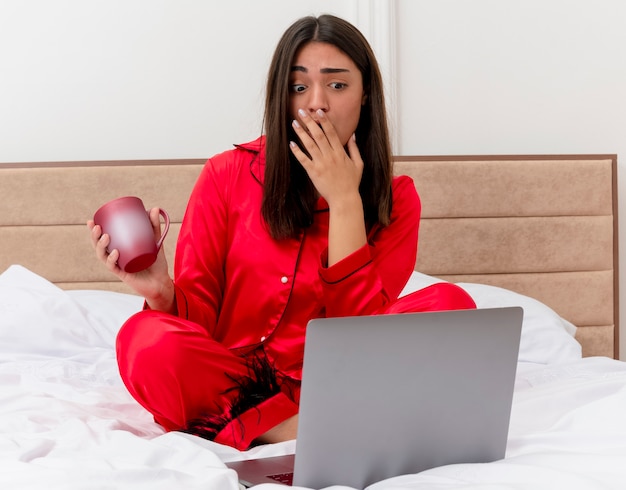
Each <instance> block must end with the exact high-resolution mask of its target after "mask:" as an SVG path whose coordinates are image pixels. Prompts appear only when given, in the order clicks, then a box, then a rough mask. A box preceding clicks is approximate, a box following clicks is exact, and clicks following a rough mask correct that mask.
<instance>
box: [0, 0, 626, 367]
mask: <svg viewBox="0 0 626 490" xmlns="http://www.w3.org/2000/svg"><path fill="white" fill-rule="evenodd" d="M322 12H330V13H335V14H337V15H340V16H342V17H344V18H346V19H347V20H350V21H352V22H354V23H355V24H357V25H358V26H359V27H360V28H361V29H362V30H363V32H364V33H365V34H366V36H367V37H368V38H369V39H370V41H371V42H372V44H373V47H374V50H375V51H376V53H377V55H378V56H379V60H380V62H381V65H382V67H383V71H384V75H385V78H386V81H387V83H388V90H389V94H388V95H389V99H390V102H391V107H392V109H393V110H392V114H391V116H392V117H391V120H392V125H393V128H394V130H395V132H394V149H395V151H396V153H399V154H472V153H473V154H489V153H491V154H493V153H497V154H502V153H617V154H618V158H620V159H621V161H620V172H621V173H622V174H624V171H623V168H624V165H626V2H624V1H623V0H525V1H519V0H298V1H294V0H263V1H259V0H229V1H221V2H217V1H209V0H0V162H18V161H54V160H96V159H134V158H137V159H144V158H176V157H190V158H192V157H193V158H204V157H208V156H210V155H212V154H214V153H217V152H219V151H222V150H224V149H227V148H229V147H230V145H231V144H232V143H236V142H242V141H246V140H250V139H253V138H255V137H256V136H258V134H259V133H260V125H261V113H262V106H263V92H264V81H265V77H266V70H267V65H268V63H269V59H270V56H271V53H272V52H273V49H274V46H275V44H276V41H277V40H278V37H279V36H280V34H281V33H282V32H283V30H284V29H285V28H286V27H287V26H288V25H289V24H290V23H291V22H292V21H293V20H295V19H296V18H298V17H300V16H302V15H307V14H319V13H322ZM625 182H626V181H625V180H624V179H623V178H621V177H620V185H619V187H620V194H622V195H623V192H624V191H623V189H624V186H626V183H625ZM622 201H623V202H622V206H621V209H620V215H621V221H620V226H621V228H622V230H626V223H624V220H625V219H626V209H625V208H624V206H626V200H622ZM621 242H622V244H623V245H622V247H621V251H622V257H625V256H626V255H624V253H623V252H624V247H626V240H624V239H623V240H621ZM581 253H584V251H581ZM622 262H623V263H624V264H626V261H624V260H622ZM625 267H626V265H625ZM621 276H622V284H626V282H624V278H625V277H626V276H624V274H622V275H621ZM622 291H623V294H622V306H623V307H622V310H624V312H625V313H626V287H622ZM622 317H623V318H626V317H625V316H624V315H622ZM622 324H623V325H625V326H626V320H625V319H622ZM623 330H624V331H626V329H623ZM621 352H622V356H623V357H625V358H626V334H623V335H622V342H621Z"/></svg>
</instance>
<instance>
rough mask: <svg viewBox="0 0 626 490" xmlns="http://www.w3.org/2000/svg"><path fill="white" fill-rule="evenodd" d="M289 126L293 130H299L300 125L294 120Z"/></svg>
mask: <svg viewBox="0 0 626 490" xmlns="http://www.w3.org/2000/svg"><path fill="white" fill-rule="evenodd" d="M291 125H292V126H293V127H294V128H299V127H300V123H299V122H298V121H296V120H295V119H294V120H293V121H291Z"/></svg>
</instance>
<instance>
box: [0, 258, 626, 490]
mask: <svg viewBox="0 0 626 490" xmlns="http://www.w3.org/2000/svg"><path fill="white" fill-rule="evenodd" d="M470 289H471V285H470ZM492 292H493V291H492ZM139 308H141V298H137V297H133V296H129V295H120V294H114V293H101V292H90V291H79V292H64V291H61V290H60V289H58V288H56V287H55V286H54V285H52V284H50V283H49V282H48V281H46V280H44V279H43V278H41V277H38V276H36V275H35V274H33V273H31V272H29V271H27V270H26V269H23V268H21V267H19V266H14V267H11V268H10V269H8V270H7V271H5V272H4V273H3V274H1V275H0V488H3V489H29V488H32V489H43V488H45V489H77V490H78V489H81V490H84V489H123V488H133V489H143V488H146V489H160V488H163V489H177V488H184V489H196V488H197V489H200V488H202V489H205V490H211V489H215V490H229V489H233V490H235V489H238V488H239V486H238V483H237V476H236V474H235V473H234V472H233V471H231V470H228V469H226V467H225V465H224V463H223V462H224V461H230V460H237V459H245V458H250V457H255V456H271V455H278V454H286V453H291V452H293V451H294V450H295V442H294V441H290V442H287V443H283V444H277V445H268V446H262V447H257V448H254V449H252V450H250V451H247V452H239V451H236V450H235V449H232V448H229V447H226V446H221V445H219V444H215V443H212V442H209V441H205V440H203V439H200V438H197V437H194V436H191V435H187V434H182V433H168V434H166V433H164V431H163V430H162V429H161V428H160V427H159V426H158V425H157V424H155V423H154V422H153V421H152V419H151V416H150V415H149V414H148V413H147V412H146V411H145V410H143V409H142V408H141V407H140V406H139V405H138V404H137V403H136V402H135V401H134V400H133V399H132V398H131V397H130V395H129V394H128V393H127V391H126V389H125V388H124V386H123V384H122V382H121V380H120V378H119V374H118V372H117V366H116V362H115V353H114V349H113V345H114V344H113V342H114V337H115V332H116V329H117V328H118V327H119V325H120V323H121V321H122V320H123V319H124V318H126V317H127V316H128V315H130V314H131V313H132V312H134V311H137V310H138V309H139ZM533 328H535V327H533ZM567 330H568V327H566V328H565V331H567ZM528 332H532V328H531V329H530V330H528ZM523 335H525V334H523ZM567 335H569V336H570V337H571V333H568V334H567ZM550 336H551V337H550V338H553V337H555V334H554V332H552V333H551V334H550ZM557 337H558V335H557ZM565 343H566V344H567V345H565V346H564V349H565V350H566V351H567V350H568V349H571V345H570V344H569V340H566V342H565ZM542 355H545V353H542ZM625 413H626V364H625V363H622V362H619V361H614V360H611V359H606V358H587V359H581V358H580V357H579V356H577V355H576V352H575V349H574V350H571V351H570V354H568V355H567V356H566V358H565V359H559V360H558V362H556V363H539V362H533V363H531V362H526V361H522V362H520V363H519V367H518V376H517V384H516V389H515V396H514V401H513V412H512V415H511V427H510V435H509V442H508V448H507V456H506V458H505V459H504V460H502V461H497V462H494V463H489V464H481V465H479V464H471V465H452V466H446V467H441V468H435V469H432V470H429V471H425V472H423V473H420V474H417V475H405V476H400V477H396V478H392V479H389V480H386V481H384V482H380V483H377V484H375V485H372V486H371V487H370V488H371V489H372V490H376V489H452V488H455V489H456V488H463V489H484V488H494V489H496V488H497V489H515V490H519V489H533V490H535V489H543V488H546V489H547V488H550V489H552V488H567V489H585V490H587V489H598V488H616V489H617V488H620V489H622V488H624V485H625V484H626V464H625V463H626V416H625V415H624V414H625ZM375 443H376V441H372V444H375ZM258 488H259V489H273V488H275V489H279V488H284V487H281V486H279V485H263V486H259V487H258ZM334 488H340V487H334ZM343 488H345V487H343Z"/></svg>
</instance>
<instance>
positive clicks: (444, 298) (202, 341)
mask: <svg viewBox="0 0 626 490" xmlns="http://www.w3.org/2000/svg"><path fill="white" fill-rule="evenodd" d="M470 308H475V304H474V302H473V300H472V299H471V298H470V297H469V295H467V294H466V293H465V292H464V291H463V290H462V289H461V288H458V287H457V286H455V285H452V284H448V283H441V284H435V285H432V286H429V287H427V288H425V289H422V290H420V291H416V292H415V293H412V294H410V295H408V296H405V297H403V298H400V299H399V300H397V301H395V302H393V303H391V304H390V305H387V307H385V309H384V310H383V311H380V312H378V313H379V314H391V313H408V312H419V311H442V310H454V309H470ZM117 358H118V364H119V369H120V373H121V376H122V379H123V381H124V383H125V385H126V387H127V388H128V390H129V391H130V393H131V395H132V396H133V397H134V398H135V399H136V400H137V401H138V402H139V403H140V404H141V405H142V406H143V407H144V408H146V409H147V410H148V411H149V412H151V413H152V414H153V416H154V419H155V421H156V422H157V423H159V424H160V425H161V426H163V427H164V428H165V429H166V430H168V431H172V430H182V431H188V432H191V433H195V434H197V435H200V436H202V437H206V438H208V439H211V440H214V441H215V442H219V443H222V444H226V445H229V446H233V447H235V448H238V449H241V450H244V449H247V448H248V447H250V445H251V444H252V443H253V441H254V440H255V439H256V438H257V437H258V436H260V435H262V434H264V433H265V432H267V431H268V430H269V429H271V428H272V427H274V426H276V425H277V424H279V423H280V422H282V421H284V420H287V419H288V418H290V417H292V416H293V415H296V414H297V413H298V401H299V397H300V382H299V381H298V380H294V379H291V378H288V377H286V376H284V375H281V373H279V372H275V371H272V368H271V365H269V364H268V361H267V359H266V358H265V357H264V355H263V351H262V349H257V350H252V351H250V350H248V351H246V352H245V353H242V352H239V351H236V350H230V349H228V348H226V347H224V346H223V345H222V344H220V343H219V342H217V341H215V340H214V339H212V338H211V336H210V335H209V334H208V333H207V331H206V329H205V328H203V327H202V326H200V325H197V324H195V323H193V322H190V321H188V320H185V319H182V318H179V317H176V316H173V315H169V314H166V313H161V312H156V311H151V310H146V311H142V312H140V313H137V314H136V315H134V316H132V317H131V318H130V319H129V320H128V321H127V322H126V323H125V324H124V325H123V326H122V328H121V330H120V332H119V334H118V337H117ZM260 377H266V378H267V379H264V380H262V383H265V384H268V385H269V390H267V391H266V393H265V394H258V390H255V389H253V390H251V391H250V390H249V388H250V387H251V386H252V387H253V388H255V387H254V384H255V382H259V383H261V380H259V379H258V378H260ZM257 388H258V387H257ZM246 390H248V391H246ZM244 392H245V393H253V395H252V396H251V397H249V396H248V398H251V399H248V400H244V399H243V398H245V397H246V396H244V395H242V393H244ZM254 393H256V394H254Z"/></svg>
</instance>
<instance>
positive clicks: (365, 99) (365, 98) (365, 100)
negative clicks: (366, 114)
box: [361, 92, 367, 106]
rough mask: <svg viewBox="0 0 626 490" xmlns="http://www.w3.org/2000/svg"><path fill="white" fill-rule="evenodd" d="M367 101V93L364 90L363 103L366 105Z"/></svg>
mask: <svg viewBox="0 0 626 490" xmlns="http://www.w3.org/2000/svg"><path fill="white" fill-rule="evenodd" d="M365 102H367V94H366V93H365V92H363V97H362V98H361V105H362V106H363V105H365Z"/></svg>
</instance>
